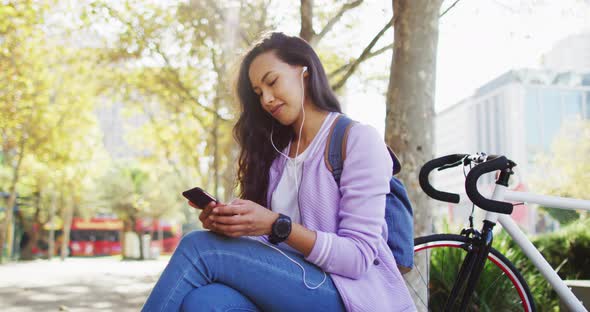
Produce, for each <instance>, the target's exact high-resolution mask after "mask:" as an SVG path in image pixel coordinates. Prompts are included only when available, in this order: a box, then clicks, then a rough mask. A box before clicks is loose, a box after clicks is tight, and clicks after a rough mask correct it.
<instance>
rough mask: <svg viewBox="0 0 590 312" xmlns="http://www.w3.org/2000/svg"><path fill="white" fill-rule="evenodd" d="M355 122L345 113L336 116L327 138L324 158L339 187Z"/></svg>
mask: <svg viewBox="0 0 590 312" xmlns="http://www.w3.org/2000/svg"><path fill="white" fill-rule="evenodd" d="M353 123H354V121H353V120H352V119H350V118H348V117H346V116H344V115H340V116H338V117H336V120H335V121H334V122H333V123H332V127H331V128H330V133H329V134H328V139H327V140H326V149H325V151H324V160H325V162H326V166H327V167H328V170H330V172H332V176H334V180H335V181H336V184H337V185H338V187H340V176H341V175H342V168H343V164H344V159H346V141H347V138H348V132H349V130H350V127H351V126H352V124H353Z"/></svg>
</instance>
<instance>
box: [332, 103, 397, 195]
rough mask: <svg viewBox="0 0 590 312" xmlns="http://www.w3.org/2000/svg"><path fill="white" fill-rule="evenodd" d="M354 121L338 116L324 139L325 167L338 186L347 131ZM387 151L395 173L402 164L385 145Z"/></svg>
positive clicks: (393, 173) (344, 153) (344, 157)
mask: <svg viewBox="0 0 590 312" xmlns="http://www.w3.org/2000/svg"><path fill="white" fill-rule="evenodd" d="M354 123H355V121H353V120H352V119H350V118H348V117H346V116H344V115H340V116H338V117H337V118H336V120H335V121H334V122H333V123H332V127H331V128H330V133H329V134H328V139H327V140H326V149H325V151H324V160H325V162H326V167H328V170H330V172H331V173H332V176H333V177H334V180H335V181H336V184H337V185H338V187H340V177H341V176H342V169H343V167H344V160H345V159H346V142H347V139H348V132H349V130H350V128H351V127H352V125H353V124H354ZM387 151H388V152H389V156H391V160H392V161H393V168H392V175H396V174H398V173H399V172H400V171H401V169H402V164H401V162H400V161H399V159H398V158H397V156H396V155H395V153H394V152H393V150H392V149H391V148H390V147H389V146H387Z"/></svg>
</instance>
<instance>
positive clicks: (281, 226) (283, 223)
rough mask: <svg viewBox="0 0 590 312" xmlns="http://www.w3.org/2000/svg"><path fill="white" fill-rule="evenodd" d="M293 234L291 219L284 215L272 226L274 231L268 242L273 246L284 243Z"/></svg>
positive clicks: (280, 214) (280, 215)
mask: <svg viewBox="0 0 590 312" xmlns="http://www.w3.org/2000/svg"><path fill="white" fill-rule="evenodd" d="M289 234H291V218H289V216H286V215H284V214H282V213H279V217H278V218H277V219H276V220H275V222H274V223H273V224H272V231H271V233H270V235H269V236H268V241H269V242H270V243H271V244H275V245H276V244H278V243H281V242H284V241H285V240H286V239H287V238H288V237H289Z"/></svg>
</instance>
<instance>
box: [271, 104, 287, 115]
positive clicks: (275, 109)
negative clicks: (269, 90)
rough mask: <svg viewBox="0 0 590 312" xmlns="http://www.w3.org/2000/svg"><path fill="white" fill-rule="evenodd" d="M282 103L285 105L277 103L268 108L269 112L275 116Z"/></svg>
mask: <svg viewBox="0 0 590 312" xmlns="http://www.w3.org/2000/svg"><path fill="white" fill-rule="evenodd" d="M284 105H285V104H279V105H277V106H275V107H273V108H272V109H271V110H270V113H271V114H272V115H273V116H276V115H277V114H278V113H279V112H280V111H281V108H282V107H283V106H284Z"/></svg>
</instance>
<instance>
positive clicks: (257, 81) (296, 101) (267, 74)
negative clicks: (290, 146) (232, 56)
mask: <svg viewBox="0 0 590 312" xmlns="http://www.w3.org/2000/svg"><path fill="white" fill-rule="evenodd" d="M302 70H303V67H302V66H298V65H289V64H287V63H285V62H283V61H281V60H280V59H279V58H278V57H277V56H276V55H275V53H274V52H266V53H263V54H260V55H258V56H257V57H256V58H254V60H253V61H252V63H251V64H250V69H249V71H248V76H249V78H250V83H251V84H252V88H253V89H254V92H255V93H256V94H257V95H258V96H259V98H260V104H261V105H262V108H263V109H264V110H265V111H267V112H268V113H269V114H271V115H272V116H273V117H274V118H275V119H276V120H277V121H279V122H280V123H281V124H283V125H285V126H288V125H292V124H293V123H295V121H297V119H298V118H300V114H301V101H302V97H301V96H302V95H303V94H302V87H303V84H304V80H302V75H301V73H302ZM303 77H304V78H305V77H307V72H306V73H304V75H303ZM304 78H303V79H304Z"/></svg>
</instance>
